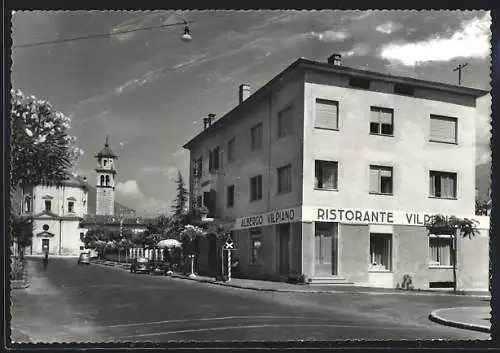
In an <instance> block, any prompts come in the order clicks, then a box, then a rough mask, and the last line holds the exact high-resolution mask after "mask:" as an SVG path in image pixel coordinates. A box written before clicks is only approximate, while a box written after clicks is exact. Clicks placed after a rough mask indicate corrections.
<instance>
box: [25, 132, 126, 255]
mask: <svg viewBox="0 0 500 353" xmlns="http://www.w3.org/2000/svg"><path fill="white" fill-rule="evenodd" d="M95 158H96V159H97V167H96V168H95V171H96V178H97V181H96V187H95V188H94V187H92V186H90V185H89V184H88V180H87V178H86V177H84V176H78V175H76V174H72V175H71V177H70V178H69V179H68V180H66V181H64V183H63V184H62V185H60V186H42V185H38V186H35V187H33V188H32V189H31V190H30V189H24V190H22V196H21V197H22V201H23V202H22V208H21V210H20V213H21V215H23V216H30V217H32V219H33V238H32V245H31V246H30V247H29V248H28V249H26V251H25V253H26V254H32V255H41V254H44V253H45V252H48V253H49V255H68V256H71V255H78V254H79V252H80V249H81V247H82V246H83V243H82V242H81V240H80V239H81V236H82V235H83V234H85V232H86V229H85V228H80V222H81V221H82V219H84V217H86V216H88V215H94V214H95V215H97V216H100V215H101V216H113V215H114V214H115V212H116V211H117V210H118V212H119V214H121V215H123V214H129V215H130V214H133V213H134V210H132V209H129V208H127V207H125V206H123V205H120V204H118V203H116V202H115V183H116V174H117V168H116V159H117V158H118V156H117V155H116V154H115V153H114V152H113V151H112V149H111V147H110V145H109V138H108V137H106V142H105V145H104V148H103V149H102V150H101V151H100V152H99V153H98V154H97V155H96V156H95Z"/></svg>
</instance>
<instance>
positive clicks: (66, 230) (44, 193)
mask: <svg viewBox="0 0 500 353" xmlns="http://www.w3.org/2000/svg"><path fill="white" fill-rule="evenodd" d="M87 187H88V184H87V180H86V178H82V177H79V176H77V175H73V176H72V177H71V178H70V179H69V180H66V181H65V182H64V183H63V185H61V186H58V187H56V186H35V187H34V188H33V189H31V190H26V189H25V190H24V192H23V194H24V195H23V208H22V214H23V215H25V216H30V215H31V217H32V219H33V238H32V245H31V246H30V247H29V249H27V251H26V253H27V254H32V255H41V254H44V253H45V252H48V253H49V254H50V255H78V253H79V250H80V246H82V245H83V243H82V242H81V240H80V236H81V233H84V232H85V229H81V228H79V223H80V220H81V218H82V217H83V216H84V215H85V214H86V213H87V207H88V201H87V195H88V189H87Z"/></svg>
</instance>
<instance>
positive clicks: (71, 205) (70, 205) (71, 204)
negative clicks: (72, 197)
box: [68, 201, 75, 213]
mask: <svg viewBox="0 0 500 353" xmlns="http://www.w3.org/2000/svg"><path fill="white" fill-rule="evenodd" d="M68 212H69V213H73V212H75V203H74V202H73V201H68Z"/></svg>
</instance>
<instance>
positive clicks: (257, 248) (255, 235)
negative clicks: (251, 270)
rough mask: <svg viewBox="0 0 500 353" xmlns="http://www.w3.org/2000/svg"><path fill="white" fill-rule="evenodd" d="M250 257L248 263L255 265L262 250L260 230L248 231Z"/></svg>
mask: <svg viewBox="0 0 500 353" xmlns="http://www.w3.org/2000/svg"><path fill="white" fill-rule="evenodd" d="M250 241H251V251H252V253H251V256H250V262H251V264H253V265H255V264H258V263H259V262H260V257H261V250H262V231H261V229H260V228H256V229H251V230H250Z"/></svg>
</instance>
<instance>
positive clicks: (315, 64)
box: [182, 57, 491, 150]
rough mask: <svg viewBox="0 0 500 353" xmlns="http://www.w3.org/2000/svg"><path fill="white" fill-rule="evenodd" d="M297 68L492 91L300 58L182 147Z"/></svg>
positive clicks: (473, 93)
mask: <svg viewBox="0 0 500 353" xmlns="http://www.w3.org/2000/svg"><path fill="white" fill-rule="evenodd" d="M296 67H303V68H305V69H316V70H318V69H319V70H323V71H330V72H335V73H339V74H346V75H349V74H359V75H360V76H367V77H372V78H374V79H379V80H386V81H392V82H396V83H397V82H401V83H406V84H410V85H411V84H413V85H417V86H420V87H423V88H430V89H437V90H442V91H443V90H444V91H448V92H454V93H461V94H466V95H469V96H473V97H475V98H476V99H477V98H480V97H483V96H485V95H486V94H488V93H490V92H491V91H486V90H482V89H478V88H471V87H464V86H457V85H452V84H447V83H442V82H435V81H427V80H420V79H416V78H412V77H406V76H393V75H389V74H384V73H381V72H376V71H368V70H361V69H357V68H353V67H349V66H333V65H331V64H329V63H324V62H321V61H315V60H311V59H306V58H302V57H301V58H298V59H297V60H295V61H294V62H293V63H291V64H290V65H289V66H287V67H286V68H285V69H284V70H282V71H281V72H280V73H278V74H277V75H276V76H274V77H273V78H272V79H271V80H270V81H268V82H267V83H266V84H264V85H263V86H262V87H260V88H259V89H258V90H257V91H255V93H253V94H252V95H250V97H248V98H247V99H246V100H245V101H243V102H242V103H240V104H238V105H236V106H235V107H234V108H233V109H231V110H230V111H229V112H227V113H226V114H224V115H223V116H222V117H221V118H220V119H218V120H216V121H215V122H214V123H213V124H212V125H211V126H209V127H208V128H206V129H205V130H202V131H201V132H199V133H198V134H197V135H196V136H194V137H193V138H191V139H190V140H189V141H188V142H186V143H185V144H184V145H182V148H184V149H188V150H191V148H192V147H193V144H194V143H195V142H196V141H198V140H199V139H201V138H202V137H203V136H206V135H207V134H208V132H210V131H213V129H214V128H216V127H217V126H221V124H222V123H224V122H225V121H227V120H228V118H229V117H231V116H232V115H233V114H235V113H236V112H237V111H239V110H241V109H244V108H245V107H247V106H249V105H250V104H252V103H254V102H256V101H257V100H258V99H259V98H260V97H261V95H262V94H263V92H265V91H266V90H267V89H268V88H269V87H271V86H272V85H273V84H274V83H275V82H276V81H278V80H279V79H281V78H283V77H284V76H285V75H287V74H289V73H290V72H291V71H292V70H293V69H295V68H296Z"/></svg>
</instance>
